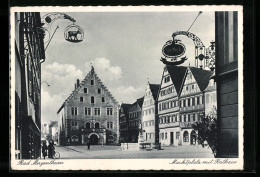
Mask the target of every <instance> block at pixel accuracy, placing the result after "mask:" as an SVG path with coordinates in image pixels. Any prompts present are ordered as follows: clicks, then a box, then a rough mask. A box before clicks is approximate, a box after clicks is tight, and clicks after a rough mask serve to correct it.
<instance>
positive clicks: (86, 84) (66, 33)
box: [10, 6, 244, 170]
mask: <svg viewBox="0 0 260 177" xmlns="http://www.w3.org/2000/svg"><path fill="white" fill-rule="evenodd" d="M10 23H11V24H10V44H11V45H10V75H11V77H10V78H11V80H10V83H11V84H10V91H11V98H10V102H11V111H10V112H11V114H10V135H11V139H10V148H11V149H10V167H11V170H243V163H244V159H243V156H244V151H243V142H244V138H243V132H244V131H243V114H244V113H243V112H244V111H243V7H242V6H135V7H134V6H124V7H123V6H114V7H109V6H98V7H92V6H87V7H51V6H50V7H11V9H10Z"/></svg>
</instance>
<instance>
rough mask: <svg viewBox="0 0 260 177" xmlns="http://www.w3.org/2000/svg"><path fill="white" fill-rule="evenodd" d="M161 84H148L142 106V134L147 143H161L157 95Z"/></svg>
mask: <svg viewBox="0 0 260 177" xmlns="http://www.w3.org/2000/svg"><path fill="white" fill-rule="evenodd" d="M159 88H160V85H159V84H150V83H149V82H148V83H147V86H146V89H145V96H144V102H143V106H142V111H143V116H142V132H143V133H142V134H143V139H144V141H145V142H147V143H159V124H158V104H157V94H158V91H159Z"/></svg>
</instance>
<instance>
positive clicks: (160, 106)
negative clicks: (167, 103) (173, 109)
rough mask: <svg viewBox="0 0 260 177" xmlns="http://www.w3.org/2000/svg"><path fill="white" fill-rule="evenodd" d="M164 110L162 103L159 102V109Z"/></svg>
mask: <svg viewBox="0 0 260 177" xmlns="http://www.w3.org/2000/svg"><path fill="white" fill-rule="evenodd" d="M161 110H162V105H161V103H159V111H161Z"/></svg>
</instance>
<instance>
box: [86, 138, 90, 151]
mask: <svg viewBox="0 0 260 177" xmlns="http://www.w3.org/2000/svg"><path fill="white" fill-rule="evenodd" d="M87 145H88V150H89V149H90V138H88V140H87Z"/></svg>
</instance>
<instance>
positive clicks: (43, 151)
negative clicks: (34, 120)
mask: <svg viewBox="0 0 260 177" xmlns="http://www.w3.org/2000/svg"><path fill="white" fill-rule="evenodd" d="M42 156H43V158H44V159H45V157H46V156H47V145H46V141H43V142H42Z"/></svg>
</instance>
